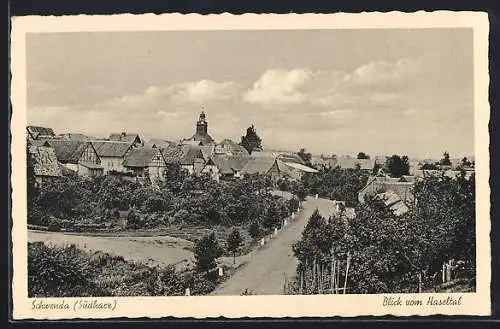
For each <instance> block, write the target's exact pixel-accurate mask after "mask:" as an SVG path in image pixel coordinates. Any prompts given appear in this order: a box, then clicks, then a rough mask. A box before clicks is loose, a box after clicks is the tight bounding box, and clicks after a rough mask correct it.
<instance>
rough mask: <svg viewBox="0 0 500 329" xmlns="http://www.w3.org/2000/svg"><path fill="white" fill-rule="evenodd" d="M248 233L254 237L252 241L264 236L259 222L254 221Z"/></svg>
mask: <svg viewBox="0 0 500 329" xmlns="http://www.w3.org/2000/svg"><path fill="white" fill-rule="evenodd" d="M248 233H249V234H250V236H251V237H252V239H258V238H260V237H261V236H262V229H261V228H260V225H259V222H257V221H254V222H252V224H250V227H249V229H248Z"/></svg>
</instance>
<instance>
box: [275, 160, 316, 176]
mask: <svg viewBox="0 0 500 329" xmlns="http://www.w3.org/2000/svg"><path fill="white" fill-rule="evenodd" d="M283 164H284V165H286V166H288V167H291V168H293V169H296V170H299V171H303V172H309V173H317V172H318V171H317V170H316V169H314V168H311V167H308V166H306V165H303V164H300V163H297V162H284V161H283Z"/></svg>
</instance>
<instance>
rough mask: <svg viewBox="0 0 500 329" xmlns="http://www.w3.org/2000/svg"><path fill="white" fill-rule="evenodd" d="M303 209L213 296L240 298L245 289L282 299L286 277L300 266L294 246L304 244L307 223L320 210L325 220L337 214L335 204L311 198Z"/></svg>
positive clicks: (289, 276) (253, 254) (305, 202)
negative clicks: (303, 233)
mask: <svg viewBox="0 0 500 329" xmlns="http://www.w3.org/2000/svg"><path fill="white" fill-rule="evenodd" d="M302 205H303V209H302V210H301V211H300V213H299V214H298V216H296V217H295V220H294V221H292V222H290V223H289V224H288V225H287V226H286V228H285V229H284V230H282V231H280V232H279V233H278V236H276V237H275V238H274V239H272V240H271V241H270V242H268V243H267V244H266V245H265V246H264V247H262V248H260V249H258V250H256V251H254V252H253V253H252V254H251V255H250V260H249V261H248V263H247V264H245V265H244V266H243V267H242V268H240V269H239V270H238V271H237V272H236V273H234V274H233V275H232V276H231V277H230V278H229V279H228V280H227V281H225V282H224V283H222V284H221V285H220V286H219V287H218V288H217V289H216V290H215V291H214V292H213V293H212V295H240V294H241V293H242V292H243V291H244V290H245V289H248V290H249V291H251V292H252V293H253V294H255V295H282V294H283V290H284V289H283V288H284V282H285V277H287V278H292V277H293V276H294V275H295V270H296V266H297V260H296V258H295V257H294V256H293V251H292V245H293V244H294V243H295V242H297V241H299V240H300V238H301V234H302V231H303V230H304V227H305V225H306V224H307V220H308V219H309V217H310V216H311V215H312V213H313V212H314V210H316V209H318V210H319V211H320V213H321V214H322V215H323V216H324V217H325V218H328V217H329V216H330V214H332V213H333V202H332V201H331V200H326V199H321V198H318V199H315V198H313V197H309V198H307V199H306V201H304V202H303V204H302Z"/></svg>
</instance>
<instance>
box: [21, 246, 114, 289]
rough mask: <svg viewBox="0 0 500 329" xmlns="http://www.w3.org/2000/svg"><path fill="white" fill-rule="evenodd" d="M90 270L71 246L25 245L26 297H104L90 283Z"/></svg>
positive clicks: (92, 283)
mask: <svg viewBox="0 0 500 329" xmlns="http://www.w3.org/2000/svg"><path fill="white" fill-rule="evenodd" d="M91 275H92V268H91V267H90V266H89V264H88V262H87V261H86V259H85V258H84V257H82V251H80V250H78V249H77V248H76V247H75V246H74V245H71V246H66V247H54V248H49V247H47V246H46V245H45V244H44V243H43V242H36V243H28V296H29V297H86V296H106V295H108V292H107V291H104V290H101V289H99V288H98V287H97V286H96V285H95V284H94V282H93V281H92V280H91Z"/></svg>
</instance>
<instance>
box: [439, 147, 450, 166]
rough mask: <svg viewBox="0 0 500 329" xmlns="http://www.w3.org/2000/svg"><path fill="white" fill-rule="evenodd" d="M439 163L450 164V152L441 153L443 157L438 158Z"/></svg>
mask: <svg viewBox="0 0 500 329" xmlns="http://www.w3.org/2000/svg"><path fill="white" fill-rule="evenodd" d="M439 164H440V165H442V166H451V161H450V153H448V152H447V151H445V152H444V153H443V158H442V159H441V160H439Z"/></svg>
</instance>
